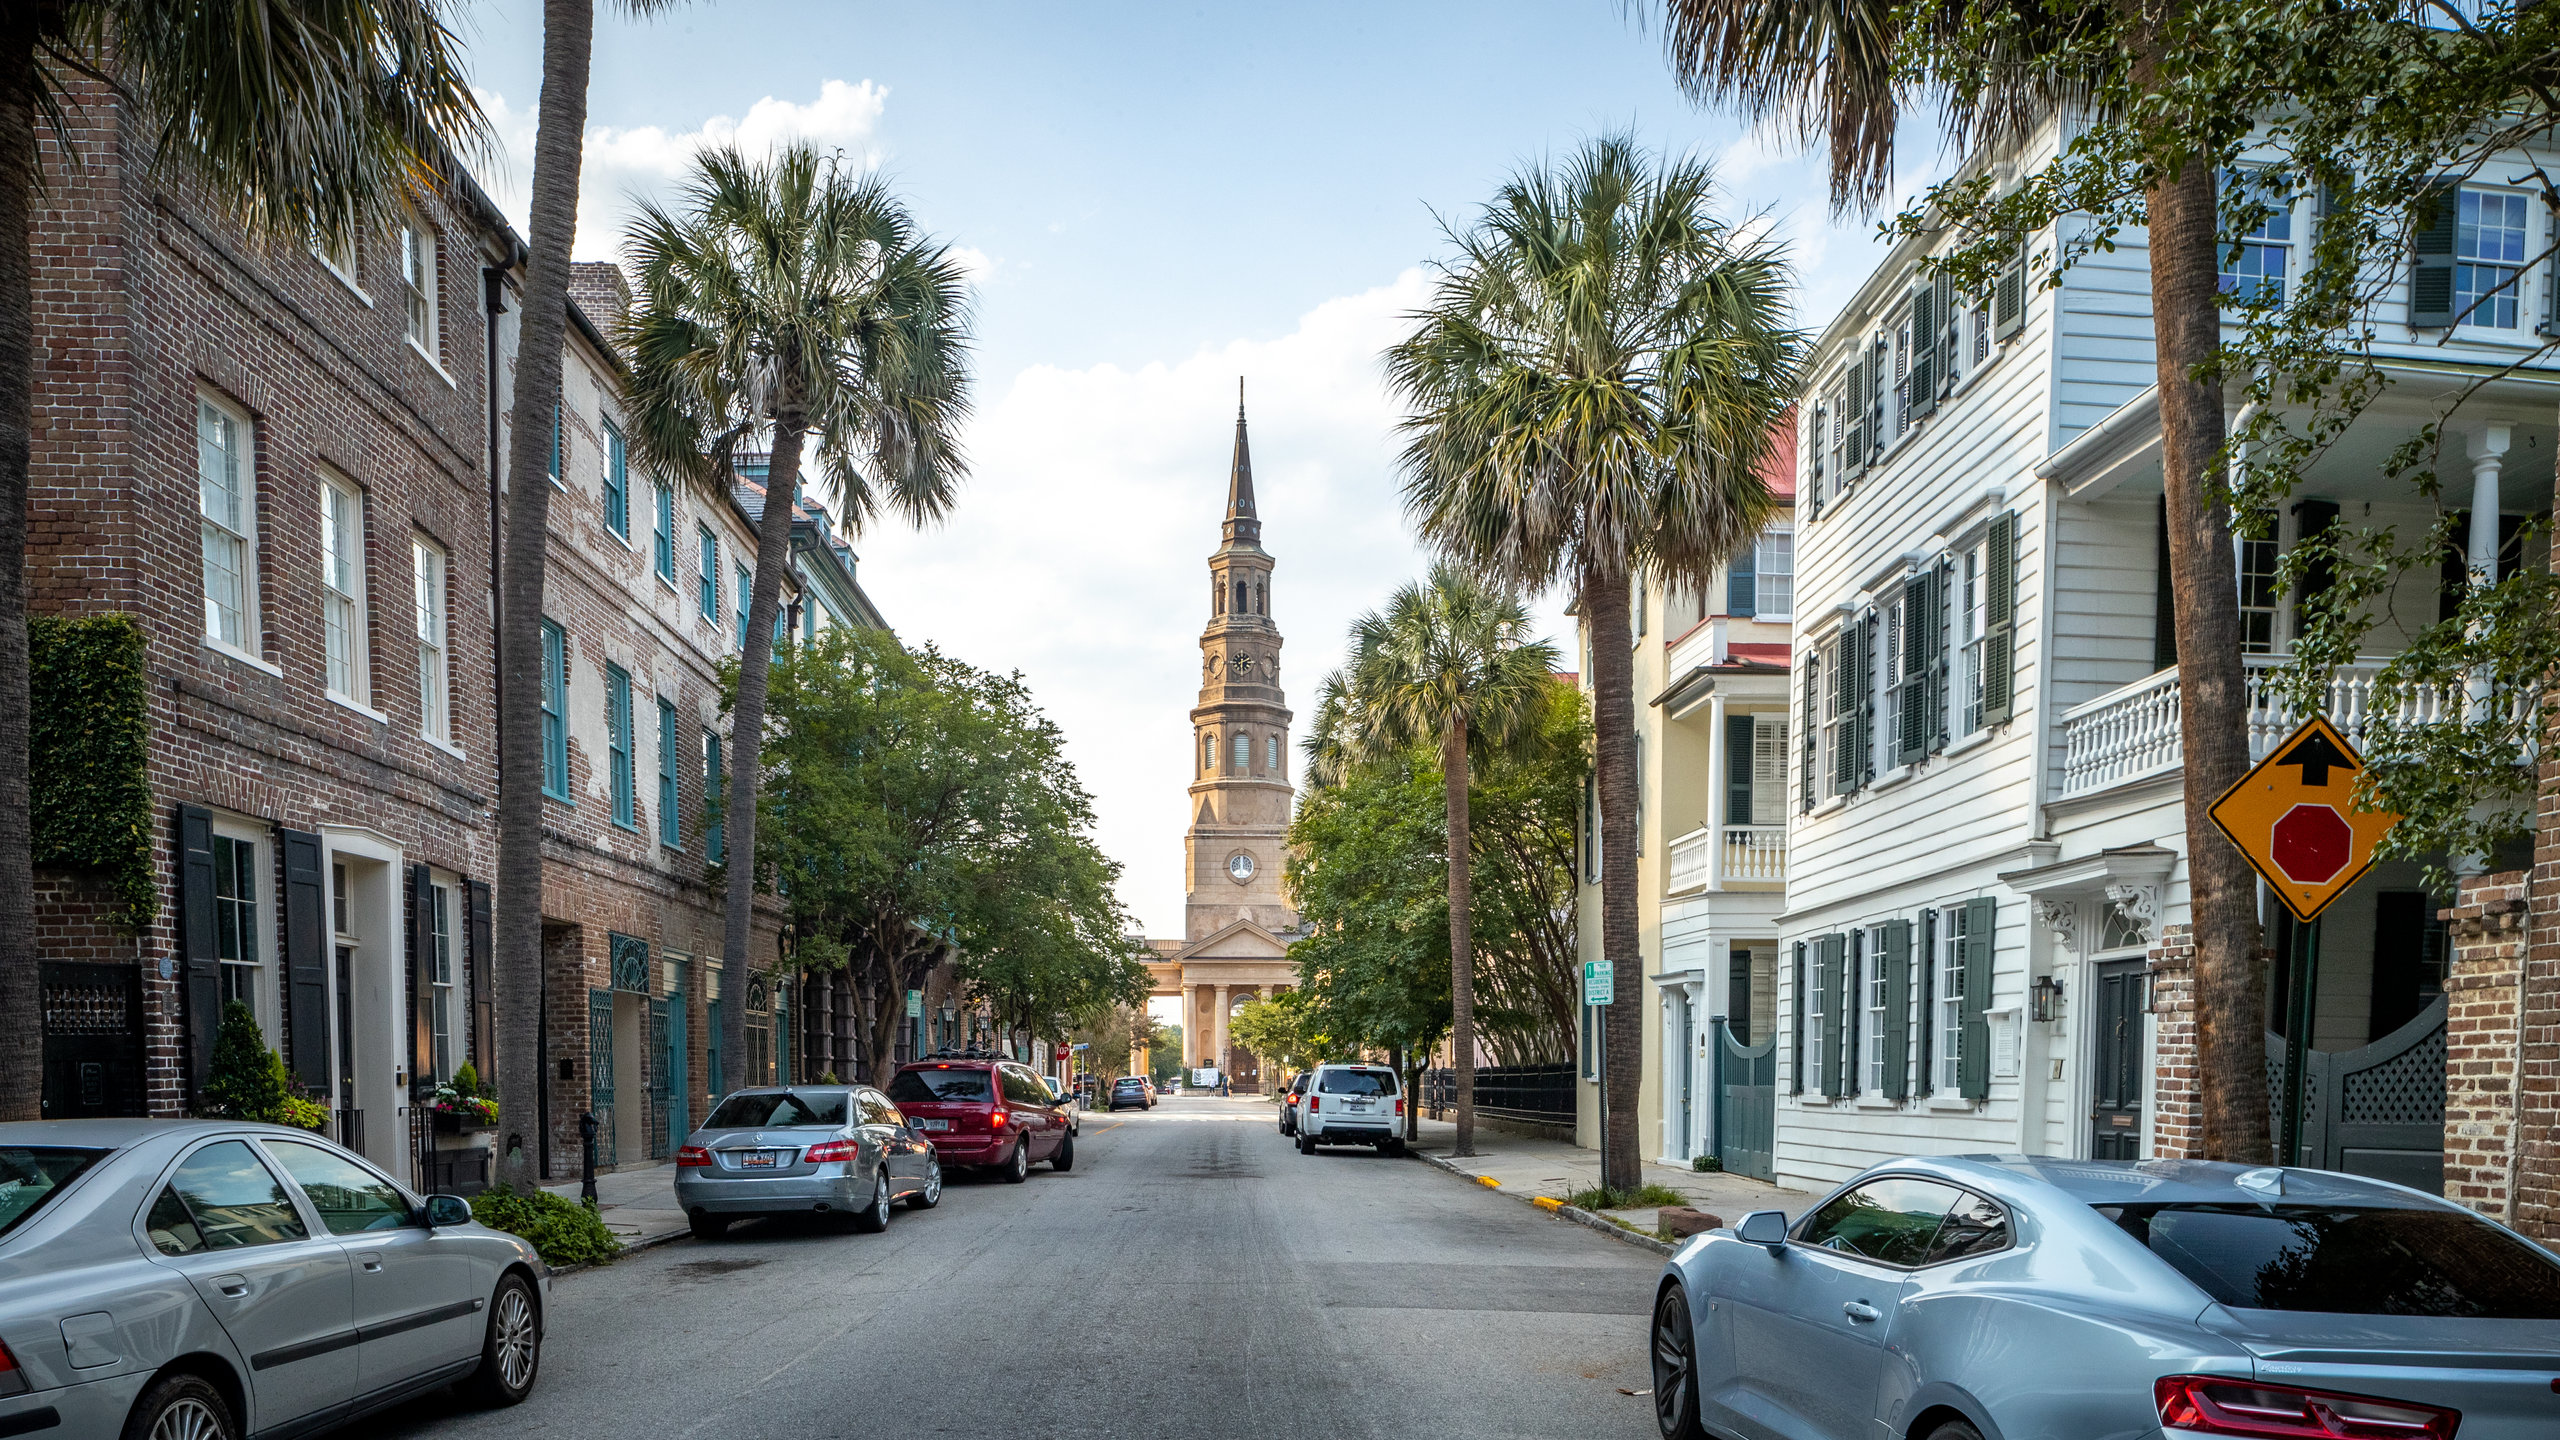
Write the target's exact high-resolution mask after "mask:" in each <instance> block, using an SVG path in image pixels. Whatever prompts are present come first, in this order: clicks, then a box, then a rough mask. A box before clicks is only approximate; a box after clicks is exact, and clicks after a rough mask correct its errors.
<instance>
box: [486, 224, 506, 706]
mask: <svg viewBox="0 0 2560 1440" xmlns="http://www.w3.org/2000/svg"><path fill="white" fill-rule="evenodd" d="M480 290H481V294H482V297H483V311H484V313H485V315H486V317H487V321H488V323H487V324H486V325H485V326H483V327H482V328H483V329H485V330H486V331H487V332H488V337H489V427H488V428H489V613H490V614H491V616H493V617H495V618H496V620H497V621H498V623H499V625H501V626H502V625H504V623H505V619H506V613H507V612H506V604H507V600H506V586H505V585H504V584H503V583H502V578H503V574H504V571H505V566H504V565H503V564H502V563H501V562H500V560H499V554H500V550H501V547H502V545H503V542H504V540H505V526H504V523H503V510H504V505H505V502H504V500H503V499H502V498H501V496H500V495H499V491H498V469H499V463H500V459H501V457H500V454H499V448H498V430H499V420H500V417H501V415H502V414H503V413H504V412H503V411H502V410H501V409H500V408H499V403H498V317H499V316H501V315H504V314H506V313H507V272H506V271H505V270H504V269H502V268H500V267H498V266H495V265H487V266H483V267H481V270H480ZM490 668H491V670H492V672H493V673H494V675H495V676H496V689H495V690H494V691H493V692H492V694H493V697H494V699H495V700H496V702H497V709H498V712H499V713H500V714H504V713H505V712H506V683H507V676H506V671H505V670H504V669H503V668H501V667H498V666H492V667H490Z"/></svg>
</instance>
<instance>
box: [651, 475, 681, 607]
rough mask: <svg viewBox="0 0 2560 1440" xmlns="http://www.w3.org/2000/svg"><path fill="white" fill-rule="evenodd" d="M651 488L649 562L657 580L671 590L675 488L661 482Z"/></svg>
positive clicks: (674, 581)
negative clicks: (652, 502)
mask: <svg viewBox="0 0 2560 1440" xmlns="http://www.w3.org/2000/svg"><path fill="white" fill-rule="evenodd" d="M651 488H652V489H653V490H654V491H655V492H656V493H655V494H654V495H653V496H652V497H651V498H652V499H653V500H655V501H656V502H657V503H656V505H655V507H654V508H653V509H652V511H651V512H650V513H651V515H652V516H653V517H654V518H653V519H652V520H651V521H650V524H649V550H650V554H649V561H650V564H651V566H652V567H653V568H655V569H656V571H657V572H658V578H659V579H661V580H663V581H665V582H666V583H667V585H668V587H669V588H670V589H672V588H674V586H675V583H676V492H675V487H674V486H672V485H669V484H668V483H667V482H666V481H664V480H661V481H658V482H657V484H656V485H654V486H653V487H651Z"/></svg>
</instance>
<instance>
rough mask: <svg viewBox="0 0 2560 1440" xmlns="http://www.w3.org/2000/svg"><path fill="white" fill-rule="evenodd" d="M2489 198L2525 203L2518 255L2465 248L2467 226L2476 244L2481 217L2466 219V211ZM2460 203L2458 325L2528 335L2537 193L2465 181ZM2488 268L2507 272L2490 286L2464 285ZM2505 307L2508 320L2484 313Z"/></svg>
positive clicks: (2491, 333)
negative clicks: (2527, 287) (2528, 273)
mask: <svg viewBox="0 0 2560 1440" xmlns="http://www.w3.org/2000/svg"><path fill="white" fill-rule="evenodd" d="M2488 200H2496V201H2498V202H2499V204H2500V208H2504V207H2505V206H2506V205H2508V204H2516V205H2521V206H2522V207H2523V209H2524V214H2523V217H2522V218H2523V223H2522V224H2521V225H2520V226H2519V227H2518V228H2517V236H2518V243H2517V246H2516V255H2515V257H2514V258H2512V259H2507V258H2481V257H2476V256H2471V255H2465V254H2464V253H2463V236H2464V234H2465V233H2466V232H2468V233H2469V234H2471V236H2472V237H2473V240H2474V244H2475V245H2476V243H2477V237H2478V233H2479V221H2478V220H2477V218H2474V219H2472V220H2471V221H2470V222H2469V223H2468V224H2467V225H2466V224H2465V222H2464V220H2463V216H2462V212H2463V211H2465V210H2471V211H2474V212H2475V216H2476V211H2477V209H2478V207H2479V206H2480V204H2481V203H2482V202H2484V201H2488ZM2454 206H2455V211H2454V240H2453V313H2454V315H2455V317H2456V318H2455V322H2454V323H2455V325H2456V326H2457V327H2458V328H2460V329H2463V330H2477V331H2480V332H2482V333H2483V334H2484V335H2487V336H2493V337H2495V338H2498V339H2501V340H2509V339H2516V338H2520V337H2522V336H2525V335H2527V334H2528V333H2529V327H2528V326H2527V325H2526V324H2525V304H2524V274H2525V270H2526V268H2527V267H2528V266H2529V265H2531V263H2532V260H2533V212H2534V209H2535V207H2534V205H2533V203H2532V201H2531V199H2530V198H2529V197H2527V196H2525V195H2522V194H2519V193H2518V192H2516V191H2513V190H2498V189H2492V188H2488V187H2484V186H2478V185H2465V186H2463V187H2462V193H2461V195H2460V196H2459V197H2457V198H2456V199H2455V201H2454ZM2500 228H2501V229H2504V228H2505V227H2504V226H2501V227H2500ZM2484 270H2488V271H2498V272H2502V273H2503V274H2504V275H2505V277H2506V278H2505V279H2504V280H2501V281H2499V282H2498V283H2497V284H2495V285H2490V286H2487V287H2485V288H2483V287H2480V286H2478V285H2474V286H2473V287H2472V288H2471V289H2469V290H2467V291H2466V290H2465V289H2464V288H2463V283H2462V282H2463V280H2464V279H2465V278H2466V277H2470V278H2472V279H2475V280H2476V279H2477V278H2479V275H2478V272H2481V271H2484ZM2475 307H2476V308H2475ZM2500 313H2503V314H2505V315H2507V316H2508V317H2509V318H2508V320H2507V323H2505V324H2503V325H2502V324H2499V323H2497V322H2496V321H2494V320H2483V319H2481V318H2480V317H2481V316H2482V315H2483V314H2489V315H2497V314H2500Z"/></svg>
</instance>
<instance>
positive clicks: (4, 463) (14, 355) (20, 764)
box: [0, 3, 60, 1121]
mask: <svg viewBox="0 0 2560 1440" xmlns="http://www.w3.org/2000/svg"><path fill="white" fill-rule="evenodd" d="M59 9H60V6H59V5H58V4H53V3H45V4H22V5H12V6H9V7H6V16H5V18H0V1121H6V1120H36V1119H41V1118H42V1113H41V1112H42V1109H43V1102H44V1023H43V1016H42V1015H41V1014H39V1013H38V1012H39V1010H40V1009H41V997H40V996H39V994H38V991H37V986H36V947H35V849H34V836H33V832H32V830H31V829H30V820H29V817H28V814H27V803H28V774H29V770H28V758H27V467H28V464H29V461H30V460H31V458H32V456H33V453H34V435H33V428H32V427H33V425H34V408H35V389H34V386H35V365H34V356H35V274H34V255H33V251H32V248H31V246H32V242H31V241H30V239H29V235H28V227H29V226H30V225H31V224H32V223H33V216H32V214H31V213H30V212H31V207H32V200H33V197H34V195H35V186H36V106H35V95H36V36H37V34H38V27H39V25H40V24H42V25H56V24H58V11H59Z"/></svg>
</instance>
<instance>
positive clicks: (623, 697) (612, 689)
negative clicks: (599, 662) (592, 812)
mask: <svg viewBox="0 0 2560 1440" xmlns="http://www.w3.org/2000/svg"><path fill="white" fill-rule="evenodd" d="M604 728H605V746H606V749H607V751H608V752H609V754H610V756H611V759H612V765H611V772H612V776H613V823H614V824H616V825H619V826H621V827H622V828H623V829H625V830H636V829H638V828H639V821H638V817H637V813H636V804H637V802H636V800H635V798H634V797H633V795H632V793H631V792H632V774H631V675H630V672H628V671H626V670H624V669H623V668H622V667H621V666H619V665H615V664H612V663H610V662H608V663H607V664H606V665H605V667H604Z"/></svg>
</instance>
